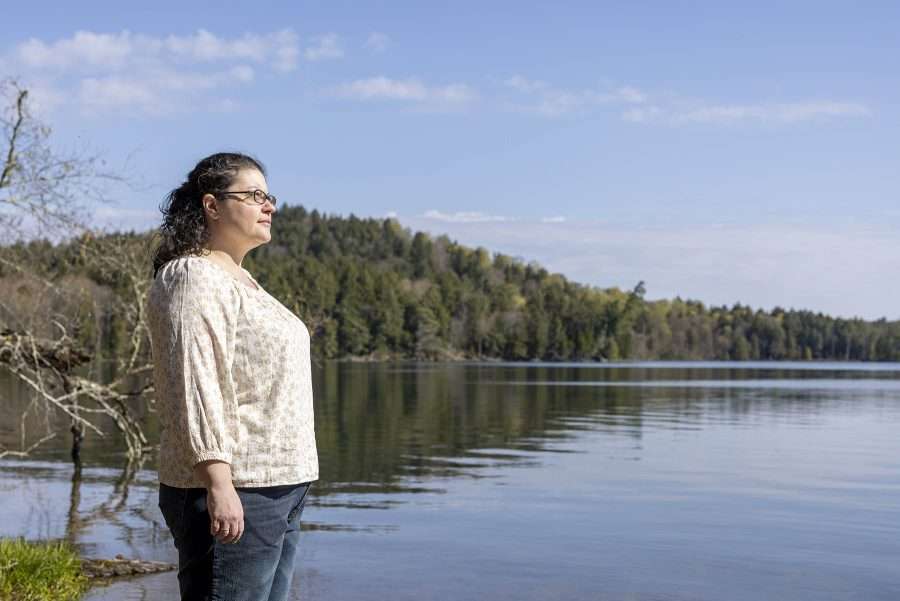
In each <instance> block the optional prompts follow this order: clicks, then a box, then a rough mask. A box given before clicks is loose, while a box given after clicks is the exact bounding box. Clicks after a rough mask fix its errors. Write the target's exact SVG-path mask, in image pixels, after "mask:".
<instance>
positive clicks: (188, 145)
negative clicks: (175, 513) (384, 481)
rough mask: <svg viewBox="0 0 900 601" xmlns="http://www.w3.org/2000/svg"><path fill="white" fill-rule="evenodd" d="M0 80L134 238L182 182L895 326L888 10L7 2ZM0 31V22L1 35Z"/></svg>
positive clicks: (894, 157) (898, 113) (898, 91)
mask: <svg viewBox="0 0 900 601" xmlns="http://www.w3.org/2000/svg"><path fill="white" fill-rule="evenodd" d="M11 11H12V13H13V14H12V18H5V19H4V20H3V21H2V22H0V33H2V34H3V36H2V39H3V40H4V43H3V45H2V46H0V74H2V75H6V76H16V77H18V78H19V79H20V80H21V81H22V82H23V83H25V84H26V85H29V86H31V87H32V89H33V90H34V96H35V100H36V102H37V103H38V110H39V113H40V115H41V116H42V118H44V119H45V120H46V121H47V122H48V123H50V124H51V125H52V126H53V127H54V130H55V136H56V142H57V144H59V145H60V146H61V147H63V148H73V147H88V148H91V149H94V150H97V151H100V152H102V153H103V154H104V155H105V156H107V157H108V158H109V159H110V162H111V163H112V164H113V165H114V166H115V165H127V168H128V170H129V173H130V174H131V175H132V176H133V178H134V180H135V181H136V185H134V186H132V187H131V188H128V189H120V190H111V191H110V193H111V194H112V195H113V196H115V198H116V202H115V204H114V205H110V206H106V207H103V208H101V209H99V210H98V212H97V213H96V219H97V221H98V223H106V224H109V225H111V226H119V227H126V228H127V227H136V228H144V227H150V226H152V225H153V224H154V223H155V222H156V221H157V219H158V217H157V215H158V211H157V206H158V205H159V202H160V200H161V199H162V197H163V195H164V194H165V193H166V191H168V189H170V188H172V187H174V186H175V185H177V183H178V182H179V181H180V179H181V178H182V177H183V175H184V174H185V173H186V172H187V171H188V170H189V169H190V167H191V166H192V165H193V164H194V162H195V161H196V160H197V159H199V158H200V157H202V156H204V155H206V154H209V153H211V152H215V151H218V150H221V149H237V150H243V151H248V152H251V153H253V154H255V155H257V156H259V157H260V158H261V159H262V160H263V161H264V162H265V163H266V165H267V166H268V168H269V171H270V177H269V185H270V189H271V190H272V191H273V192H275V193H276V194H278V195H279V197H280V198H281V199H283V201H285V202H287V203H302V204H304V205H305V206H307V207H308V208H318V209H319V210H321V211H325V212H328V213H337V214H343V215H347V214H349V213H351V212H352V213H355V214H356V215H359V216H372V217H383V216H386V215H393V216H396V217H397V218H398V219H399V220H400V222H401V223H403V224H404V225H406V226H408V227H411V228H413V229H417V230H418V229H423V230H427V231H429V232H432V233H435V234H439V233H446V234H448V235H449V236H450V237H451V238H454V239H457V240H459V241H460V242H462V243H465V244H469V245H480V246H484V247H486V248H489V249H491V250H495V251H501V252H505V253H509V254H513V255H517V256H521V257H523V258H525V259H526V260H532V259H534V260H537V261H539V262H541V263H542V264H544V265H545V266H547V267H548V268H549V269H551V270H554V271H560V272H562V273H565V274H566V275H567V276H569V277H571V278H573V279H575V280H577V281H580V282H583V283H588V284H594V285H599V286H613V285H616V286H620V287H628V288H630V287H631V286H633V285H634V284H635V283H636V282H637V281H639V280H644V281H646V284H647V288H648V297H650V298H662V297H673V296H675V295H680V296H682V297H690V298H697V299H700V300H703V301H704V302H707V303H712V304H732V303H734V302H737V301H740V302H742V303H745V304H751V305H753V306H761V307H764V308H771V307H773V306H776V305H780V306H783V307H796V308H809V309H813V310H817V311H824V312H827V313H831V314H835V315H841V316H854V315H859V316H863V317H866V318H877V317H881V316H886V317H888V318H890V319H897V318H900V302H898V301H896V299H897V298H900V283H898V278H897V277H896V276H895V274H896V273H897V271H898V267H900V234H898V226H900V203H898V201H900V198H898V189H900V175H898V173H900V169H898V168H900V161H898V159H900V151H898V148H900V145H898V140H900V109H898V107H900V79H898V75H897V68H896V63H897V60H898V57H900V41H898V40H900V37H898V36H897V34H896V26H897V23H898V22H900V5H898V4H896V3H891V2H883V3H880V2H866V3H850V2H842V3H837V2H771V3H769V2H754V3H748V2H683V3H673V2H620V3H614V2H606V3H599V2H583V3H582V2H565V3H523V2H455V3H449V4H448V3H425V2H369V3H359V2H352V3H351V2H334V1H332V2H327V3H326V2H304V3H258V4H255V5H254V6H253V7H250V6H249V5H234V6H233V7H232V8H229V9H228V11H227V12H226V11H224V10H223V9H222V8H221V4H218V3H217V4H213V3H202V2H195V3H180V4H176V3H167V2H156V3H154V4H153V7H152V9H151V8H147V9H142V10H135V9H123V8H122V4H121V3H96V2H84V3H80V4H79V8H78V10H77V11H71V13H69V12H65V11H61V10H60V9H59V8H58V4H55V3H48V2H41V1H36V2H29V3H27V5H22V4H19V5H16V6H15V7H13V8H12V9H11ZM8 16H9V11H8V12H7V17H8Z"/></svg>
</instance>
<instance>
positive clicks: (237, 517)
mask: <svg viewBox="0 0 900 601" xmlns="http://www.w3.org/2000/svg"><path fill="white" fill-rule="evenodd" d="M194 473H195V474H196V475H197V477H198V478H199V479H200V480H201V481H202V482H203V483H204V484H205V485H206V509H207V511H208V512H209V533H210V534H211V535H213V536H214V537H215V538H216V540H218V541H219V542H221V543H236V542H238V541H239V540H240V538H241V536H243V534H244V506H243V505H242V504H241V498H240V497H239V496H238V494H237V491H236V490H235V489H234V484H233V483H232V482H231V466H230V465H228V464H227V463H225V462H223V461H204V462H202V463H198V464H197V465H195V466H194Z"/></svg>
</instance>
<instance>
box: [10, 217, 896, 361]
mask: <svg viewBox="0 0 900 601" xmlns="http://www.w3.org/2000/svg"><path fill="white" fill-rule="evenodd" d="M108 236H111V237H115V238H117V239H118V240H117V242H118V243H119V244H121V243H123V241H124V242H125V243H128V244H131V245H133V246H137V247H144V248H145V249H146V256H147V263H148V269H149V260H150V259H149V257H150V248H151V247H152V243H153V239H152V235H151V233H150V232H144V233H134V232H129V233H116V234H108ZM19 246H27V247H28V248H27V249H25V248H22V249H21V250H22V251H23V252H24V251H26V250H27V253H28V254H29V255H30V256H32V257H40V263H41V265H42V269H43V270H44V272H45V275H46V277H49V278H61V277H69V278H81V279H83V280H84V279H86V280H88V282H89V283H90V285H91V286H92V287H93V289H94V290H95V294H96V295H98V296H97V297H98V298H108V297H109V296H115V295H116V294H117V293H118V292H121V290H119V289H118V286H122V285H125V282H124V281H123V282H117V281H116V277H115V274H109V273H93V272H92V271H91V270H90V269H89V268H88V266H87V265H86V264H82V262H81V261H80V260H79V256H78V248H79V244H78V243H77V242H75V241H73V242H69V243H61V244H50V243H49V242H46V241H31V242H28V243H19ZM7 250H15V249H9V248H8V249H7ZM245 267H247V269H249V270H250V271H251V272H252V273H253V274H254V275H255V277H256V278H257V280H258V281H259V282H260V283H261V284H262V285H263V287H264V288H266V290H267V291H268V292H269V293H270V294H272V295H273V296H275V297H276V298H278V299H279V300H280V301H281V302H283V303H284V304H285V305H286V306H287V307H288V308H290V309H291V310H293V311H294V312H295V313H296V314H297V315H298V316H300V318H301V319H303V320H304V322H305V323H306V324H307V326H308V327H309V328H310V331H311V333H312V334H313V346H314V353H315V354H316V355H317V356H318V357H321V358H329V359H330V358H349V357H356V358H370V359H401V358H408V359H418V360H453V359H504V360H515V361H520V360H547V361H575V360H578V361H581V360H586V361H587V360H594V361H604V360H609V361H613V360H623V359H637V360H648V359H656V360H675V359H679V360H701V359H702V360H825V359H829V360H845V361H897V360H900V322H898V321H887V320H885V319H880V320H877V321H865V320H862V319H841V318H833V317H829V316H827V315H823V314H822V313H814V312H812V311H805V310H794V309H790V310H786V309H782V308H775V309H773V310H771V311H763V310H760V309H757V310H754V309H752V308H750V307H748V306H744V305H740V304H736V305H734V306H732V307H726V306H719V307H717V306H706V305H704V304H703V303H702V302H699V301H695V300H682V299H680V298H675V299H673V300H655V301H650V300H647V299H645V298H644V296H645V286H644V283H643V282H639V283H637V284H636V285H635V286H634V287H633V288H631V289H626V290H622V289H619V288H598V287H594V286H586V285H582V284H579V283H575V282H571V281H569V280H568V279H567V278H565V277H564V276H562V275H560V274H555V273H549V272H548V271H547V270H546V269H544V268H543V267H541V266H540V265H539V264H537V263H535V262H529V263H526V262H524V261H523V260H521V259H519V258H514V257H510V256H508V255H504V254H499V253H491V252H489V251H488V250H487V249H485V248H481V247H479V248H474V249H473V248H469V247H466V246H463V245H461V244H458V243H456V242H455V241H452V240H450V239H449V238H448V237H447V236H437V237H432V236H430V235H428V234H426V233H424V232H415V233H414V232H411V231H410V230H409V229H406V228H404V227H402V226H401V225H400V224H399V223H398V222H397V221H396V220H395V219H374V218H367V219H361V218H358V217H356V216H354V215H352V214H351V215H350V216H349V217H346V218H344V217H340V216H331V215H326V214H322V213H320V212H319V211H317V210H313V211H308V210H307V209H305V208H304V207H302V206H289V207H285V208H283V209H281V210H280V211H279V213H278V218H277V219H275V220H274V224H273V236H272V242H270V243H269V244H267V245H264V246H261V247H259V248H258V249H256V250H254V251H252V252H251V253H250V254H248V256H247V258H246V259H245ZM2 275H3V271H2V267H0V276H2ZM95 304H96V311H95V312H94V313H93V314H92V315H91V316H90V318H88V319H86V320H85V321H84V323H83V324H82V327H80V328H79V331H80V335H81V336H82V337H83V339H84V342H85V343H86V344H91V343H93V344H94V346H95V347H97V345H99V346H102V347H103V348H96V350H97V351H101V352H103V351H105V352H115V349H116V347H117V346H119V345H120V342H121V341H120V339H121V338H122V337H127V336H128V335H129V334H130V333H129V332H127V331H125V330H123V329H122V328H123V327H124V325H123V323H117V320H116V315H114V314H109V313H107V312H105V311H104V306H103V303H102V302H100V303H95Z"/></svg>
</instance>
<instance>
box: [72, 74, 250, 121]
mask: <svg viewBox="0 0 900 601" xmlns="http://www.w3.org/2000/svg"><path fill="white" fill-rule="evenodd" d="M253 77H254V73H253V69H252V68H250V67H248V66H246V65H239V66H236V67H233V68H232V69H229V70H227V71H221V72H214V73H183V72H178V71H155V72H152V73H144V74H141V75H139V76H129V75H124V74H123V75H119V74H116V75H110V76H106V77H86V78H83V79H82V80H81V82H80V86H79V90H78V95H77V98H78V100H79V101H80V103H81V105H82V106H83V107H85V108H87V109H88V110H95V109H133V110H138V111H140V112H143V113H146V114H150V115H162V114H169V113H174V112H179V111H183V110H186V108H187V107H186V106H185V104H186V103H185V102H184V99H185V98H188V97H192V96H193V95H195V94H197V93H202V92H205V91H209V90H213V89H215V88H220V87H223V86H228V85H231V84H237V83H247V82H250V81H252V80H253ZM223 103H224V104H223ZM214 106H218V107H219V108H220V109H221V108H226V110H233V109H234V108H236V106H237V105H236V104H234V103H233V102H231V101H228V100H223V99H217V104H215V105H214Z"/></svg>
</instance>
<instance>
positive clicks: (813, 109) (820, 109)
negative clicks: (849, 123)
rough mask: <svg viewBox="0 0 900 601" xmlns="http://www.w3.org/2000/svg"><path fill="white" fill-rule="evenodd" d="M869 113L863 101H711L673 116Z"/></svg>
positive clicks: (729, 118)
mask: <svg viewBox="0 0 900 601" xmlns="http://www.w3.org/2000/svg"><path fill="white" fill-rule="evenodd" d="M869 114H870V111H869V108H868V107H867V106H865V105H863V104H858V103H850V102H832V101H816V102H794V103H782V104H733V105H710V106H702V107H699V108H696V109H693V110H688V111H683V112H675V113H673V114H672V116H671V118H672V120H673V121H674V122H676V123H730V122H738V121H763V122H778V123H796V122H798V121H809V120H813V119H819V118H823V117H864V116H867V115H869Z"/></svg>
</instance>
